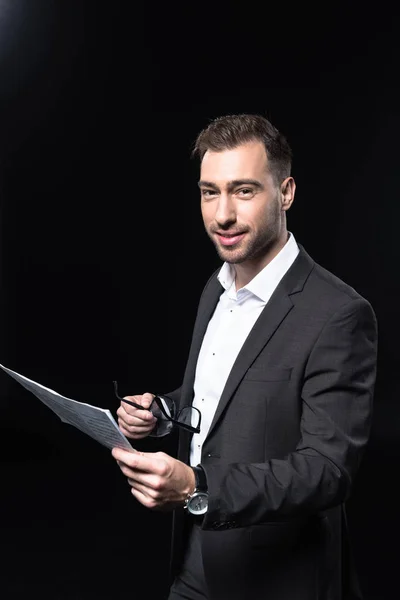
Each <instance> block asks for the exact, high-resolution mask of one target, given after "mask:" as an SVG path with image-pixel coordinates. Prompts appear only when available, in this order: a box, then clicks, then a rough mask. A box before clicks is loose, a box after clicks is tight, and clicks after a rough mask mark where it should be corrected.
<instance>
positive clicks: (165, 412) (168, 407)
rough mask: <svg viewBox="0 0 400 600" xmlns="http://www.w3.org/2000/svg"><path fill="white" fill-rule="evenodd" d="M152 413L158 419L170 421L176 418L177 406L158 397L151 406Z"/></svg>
mask: <svg viewBox="0 0 400 600" xmlns="http://www.w3.org/2000/svg"><path fill="white" fill-rule="evenodd" d="M151 412H152V413H153V415H154V416H155V417H157V419H164V421H168V420H169V419H174V418H175V405H174V404H173V403H172V402H171V401H170V402H167V401H166V400H165V399H164V398H160V397H159V396H158V397H157V398H156V400H155V401H154V402H153V404H152V405H151Z"/></svg>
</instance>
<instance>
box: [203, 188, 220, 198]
mask: <svg viewBox="0 0 400 600" xmlns="http://www.w3.org/2000/svg"><path fill="white" fill-rule="evenodd" d="M201 195H202V197H203V198H206V199H209V198H214V196H216V195H217V192H216V191H215V190H201Z"/></svg>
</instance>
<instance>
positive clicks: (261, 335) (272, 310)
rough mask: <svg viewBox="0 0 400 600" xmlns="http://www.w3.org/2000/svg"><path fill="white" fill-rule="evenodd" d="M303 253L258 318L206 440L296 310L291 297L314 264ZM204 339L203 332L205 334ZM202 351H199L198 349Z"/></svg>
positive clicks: (230, 376)
mask: <svg viewBox="0 0 400 600" xmlns="http://www.w3.org/2000/svg"><path fill="white" fill-rule="evenodd" d="M299 248H300V253H299V255H298V257H297V259H296V260H295V262H294V263H293V265H292V267H291V268H290V269H289V270H288V271H287V273H286V274H285V276H284V277H283V278H282V280H281V282H280V283H279V285H278V286H277V288H276V290H275V292H274V293H273V294H272V296H271V298H270V300H269V301H268V302H267V304H266V306H265V307H264V309H263V311H262V313H261V314H260V316H259V318H258V319H257V321H256V322H255V324H254V326H253V328H252V329H251V331H250V333H249V335H248V336H247V338H246V341H245V343H244V344H243V346H242V348H241V350H240V352H239V354H238V356H237V358H236V361H235V362H234V364H233V367H232V369H231V372H230V374H229V377H228V379H227V381H226V384H225V387H224V389H223V392H222V395H221V398H220V400H219V402H218V406H217V409H216V411H215V415H214V418H213V420H212V423H211V426H210V429H209V432H208V435H207V437H208V436H209V435H210V433H211V432H212V431H213V429H214V428H215V426H216V424H217V423H218V421H219V419H220V417H221V415H222V413H223V412H224V410H225V408H226V406H227V404H228V403H229V402H230V400H231V398H232V396H233V395H234V393H235V391H236V389H237V387H238V385H239V384H240V382H241V380H242V379H243V377H244V376H245V374H246V371H247V370H248V369H249V367H250V366H251V365H252V363H253V362H254V360H255V359H256V358H257V356H258V355H259V353H260V352H261V351H262V349H263V348H264V346H265V345H266V344H267V343H268V341H269V340H270V338H271V337H272V335H273V334H274V333H275V331H276V330H277V329H278V327H279V326H280V324H281V323H282V321H283V320H284V319H285V318H286V316H287V315H288V314H289V312H290V311H291V310H292V308H293V301H292V299H291V296H292V295H293V294H295V293H298V292H301V290H302V289H303V287H304V284H305V281H306V279H307V277H308V276H309V274H310V272H311V270H312V268H313V265H314V262H313V261H312V259H311V258H310V257H309V255H308V254H307V253H306V252H305V250H304V248H303V247H302V246H300V245H299ZM203 335H204V332H203ZM199 350H200V348H199Z"/></svg>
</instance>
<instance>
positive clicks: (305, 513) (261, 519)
mask: <svg viewBox="0 0 400 600" xmlns="http://www.w3.org/2000/svg"><path fill="white" fill-rule="evenodd" d="M195 153H196V154H197V155H198V156H199V157H200V161H201V173H200V181H199V187H200V192H201V209H202V216H203V220H204V225H205V228H206V231H207V233H208V235H209V236H210V238H211V240H212V242H213V243H214V244H215V247H216V249H217V251H218V254H219V256H220V258H221V260H222V261H223V265H222V267H221V268H220V269H218V271H217V272H216V273H214V274H213V275H212V276H211V278H210V279H209V281H208V282H207V284H206V286H205V288H204V291H203V294H202V296H201V298H200V303H199V309H198V314H197V318H196V322H195V325H194V332H193V339H192V344H191V348H190V351H189V357H188V362H187V367H186V371H185V375H184V378H183V384H182V387H181V388H180V389H179V390H176V391H175V392H172V393H171V394H169V395H168V396H169V397H168V398H164V403H162V401H161V400H160V399H157V400H156V401H153V400H154V396H153V395H152V394H149V393H146V394H143V395H142V396H131V397H126V399H125V400H123V401H122V402H121V406H120V407H119V409H118V419H119V426H120V428H121V430H122V432H123V433H124V434H125V435H126V436H127V437H129V438H132V439H134V440H140V439H142V438H144V437H146V436H147V435H149V434H151V435H164V434H165V433H166V428H165V424H166V423H167V424H169V425H171V422H168V417H173V418H174V422H175V425H174V430H175V431H179V449H178V459H175V458H173V457H171V456H169V455H167V454H166V453H163V452H155V453H151V452H147V453H140V452H138V453H129V452H126V451H123V450H120V449H114V450H113V456H114V458H115V459H116V460H117V461H118V464H119V465H120V468H121V470H122V472H123V473H124V474H125V475H126V476H127V478H128V480H129V483H130V485H131V486H132V487H131V489H132V494H133V495H134V497H135V498H136V499H137V500H138V501H139V502H141V503H142V504H143V505H144V506H146V507H148V508H151V509H162V510H166V509H175V512H174V520H173V523H174V534H173V541H174V545H173V557H174V559H175V571H174V572H175V573H176V577H175V580H174V582H173V584H172V588H171V591H170V595H169V598H170V600H177V599H182V598H186V599H191V600H197V599H200V598H202V599H204V598H208V599H209V600H224V599H225V598H226V599H228V598H229V599H230V600H234V599H247V598H255V599H257V600H258V599H264V598H265V599H266V600H344V599H350V598H352V599H353V598H360V597H361V596H360V594H359V591H358V586H357V584H356V580H355V574H354V571H353V569H352V566H351V563H350V555H349V547H348V533H347V529H346V521H345V512H344V504H345V502H346V500H347V499H348V497H349V494H350V493H351V489H352V483H353V480H354V477H355V475H356V473H357V470H358V468H359V464H360V459H361V457H362V454H363V451H364V448H365V445H366V443H367V440H368V436H369V431H370V426H371V410H372V400H373V389H374V383H375V372H376V352H377V326H376V319H375V316H374V312H373V310H372V308H371V306H370V304H369V303H368V302H367V301H366V300H365V299H364V298H362V297H361V296H360V295H359V294H358V293H357V292H356V291H354V289H352V288H351V287H349V286H348V285H346V284H345V283H343V282H342V281H340V280H339V279H338V278H337V277H335V276H334V275H333V274H331V273H329V272H328V271H326V270H325V269H323V268H322V267H321V266H319V265H317V264H316V263H315V262H314V261H313V260H312V259H311V258H310V256H309V255H308V254H307V253H306V251H305V250H304V248H303V247H302V246H300V245H298V244H297V243H296V240H295V238H294V236H293V234H291V233H288V231H287V227H286V212H287V211H288V210H289V208H290V207H291V205H292V202H293V200H294V195H295V182H294V179H293V177H292V176H291V174H290V173H291V150H290V147H289V145H288V143H287V141H286V140H285V138H284V137H283V136H282V135H281V134H280V133H279V132H278V131H277V130H276V128H275V127H274V126H273V125H272V124H271V123H270V122H269V121H267V120H266V119H265V118H263V117H262V116H258V115H234V116H227V117H221V118H218V119H216V120H214V121H213V122H211V123H210V124H209V126H208V127H207V128H206V129H205V130H204V131H202V132H201V133H200V134H199V136H198V138H197V141H196V145H195ZM127 401H128V402H129V401H131V402H132V401H133V403H134V404H136V405H138V406H139V405H140V406H142V407H143V409H140V408H139V409H138V408H135V407H134V406H132V405H129V404H128V403H127ZM173 402H174V403H175V404H176V406H177V407H184V406H187V405H189V406H190V405H191V406H192V407H193V408H192V409H189V411H188V409H183V412H181V413H180V414H178V415H175V416H174V414H173V413H172V411H173V410H174V408H173V404H172V403H173ZM150 407H151V409H152V410H153V409H157V410H158V413H157V414H158V416H159V417H160V418H159V419H157V418H156V417H155V416H154V415H153V414H152V412H151V411H149V410H146V409H148V408H150ZM160 410H161V411H163V414H162V412H160ZM197 410H199V411H200V413H201V424H200V430H198V429H195V431H196V433H191V432H190V427H189V428H187V427H186V428H185V419H184V415H187V414H188V412H191V424H192V426H193V427H196V424H197V423H196V422H195V421H196V415H197V414H198V413H197ZM153 412H154V410H153ZM187 423H188V421H187V419H186V424H187ZM188 429H189V431H188ZM192 431H193V430H192Z"/></svg>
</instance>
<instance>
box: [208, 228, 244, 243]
mask: <svg viewBox="0 0 400 600" xmlns="http://www.w3.org/2000/svg"><path fill="white" fill-rule="evenodd" d="M215 233H216V235H217V237H218V239H219V241H220V242H221V244H222V245H223V246H234V245H235V244H237V243H238V242H240V241H241V240H242V239H243V238H244V236H245V235H246V233H245V232H244V233H228V232H218V231H216V232H215Z"/></svg>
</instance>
